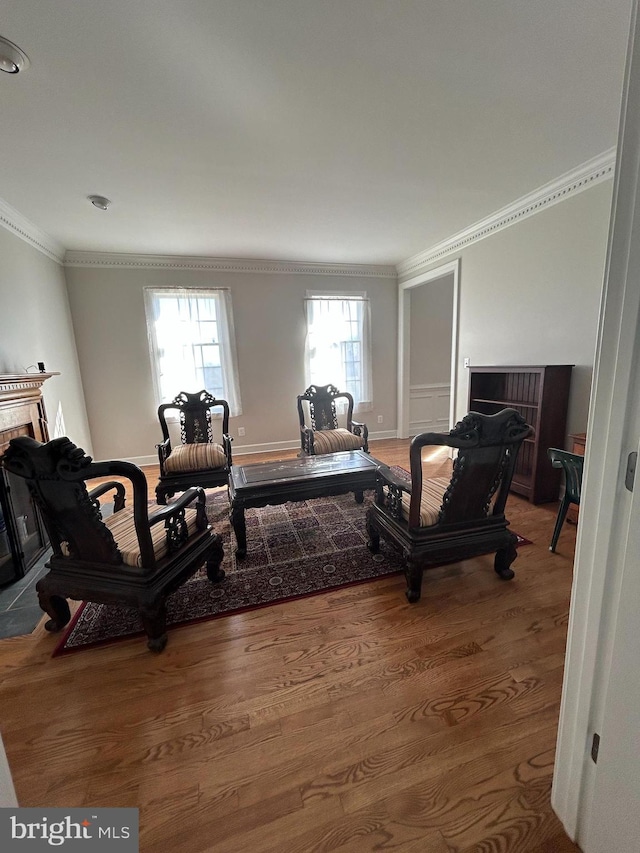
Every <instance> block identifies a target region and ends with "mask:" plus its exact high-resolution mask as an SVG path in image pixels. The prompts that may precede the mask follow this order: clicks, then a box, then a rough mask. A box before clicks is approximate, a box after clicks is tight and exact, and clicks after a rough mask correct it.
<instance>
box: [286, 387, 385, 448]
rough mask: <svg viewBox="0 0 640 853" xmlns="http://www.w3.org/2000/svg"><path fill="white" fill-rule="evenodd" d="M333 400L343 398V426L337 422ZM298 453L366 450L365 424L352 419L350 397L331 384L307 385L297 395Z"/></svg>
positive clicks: (346, 392) (351, 398)
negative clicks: (299, 451)
mask: <svg viewBox="0 0 640 853" xmlns="http://www.w3.org/2000/svg"><path fill="white" fill-rule="evenodd" d="M336 400H344V401H345V405H346V411H345V414H344V422H345V425H344V426H343V427H341V426H340V425H339V423H338V413H337V409H336ZM298 418H299V420H300V445H301V453H300V455H301V456H317V455H318V454H320V453H338V452H340V451H344V450H364V451H367V452H368V450H369V442H368V438H369V431H368V429H367V425H366V424H363V423H357V422H356V421H354V420H353V397H352V395H351V394H350V393H349V392H348V391H338V389H337V388H336V387H335V385H310V386H309V387H308V388H307V390H306V391H305V392H304V394H299V395H298Z"/></svg>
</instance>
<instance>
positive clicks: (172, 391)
mask: <svg viewBox="0 0 640 853" xmlns="http://www.w3.org/2000/svg"><path fill="white" fill-rule="evenodd" d="M144 297H145V311H146V316H147V334H148V338H149V351H150V354H151V369H152V375H153V380H154V389H155V395H156V401H157V402H158V403H167V402H170V401H171V400H172V399H173V398H174V397H175V396H176V395H177V394H179V393H180V391H191V392H195V391H198V390H200V389H202V388H203V387H205V388H206V390H207V391H209V392H210V393H211V394H213V395H214V396H216V397H218V398H220V397H222V398H223V399H225V400H226V401H227V402H228V404H229V412H230V414H231V415H232V416H233V417H236V416H237V415H240V414H242V404H241V400H240V387H239V381H238V363H237V357H236V347H235V330H234V325H233V311H232V307H231V294H230V292H229V291H228V290H227V289H222V288H211V289H209V288H207V289H195V288H190V287H176V288H171V287H163V288H152V287H147V288H145V289H144ZM204 353H206V354H207V355H206V356H205V355H204ZM203 365H204V366H203ZM207 376H210V377H212V378H211V379H210V381H209V382H208V383H207V381H206V377H207ZM213 377H215V379H214V378H213ZM207 384H209V385H210V387H207Z"/></svg>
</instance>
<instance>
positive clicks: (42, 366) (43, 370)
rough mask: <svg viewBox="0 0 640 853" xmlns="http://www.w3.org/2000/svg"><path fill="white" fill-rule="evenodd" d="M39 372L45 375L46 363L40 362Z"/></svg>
mask: <svg viewBox="0 0 640 853" xmlns="http://www.w3.org/2000/svg"><path fill="white" fill-rule="evenodd" d="M38 370H39V371H40V373H45V369H44V361H39V362H38Z"/></svg>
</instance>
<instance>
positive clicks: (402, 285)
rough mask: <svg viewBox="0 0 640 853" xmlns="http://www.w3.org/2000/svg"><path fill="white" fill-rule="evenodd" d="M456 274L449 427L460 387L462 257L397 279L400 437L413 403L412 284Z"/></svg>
mask: <svg viewBox="0 0 640 853" xmlns="http://www.w3.org/2000/svg"><path fill="white" fill-rule="evenodd" d="M451 274H453V317H452V323H451V397H450V402H449V429H452V428H453V426H454V424H455V420H456V400H457V388H458V333H459V303H460V258H456V259H455V260H453V261H449V262H448V263H446V264H441V265H440V266H437V267H433V268H432V269H430V270H427V271H426V272H422V273H419V274H418V275H416V276H414V277H413V278H410V279H407V281H401V282H398V427H397V437H398V438H409V426H410V424H409V421H410V418H409V403H410V399H409V397H410V383H409V367H410V364H409V362H410V344H411V341H410V335H411V333H410V328H411V324H410V322H409V307H410V304H411V298H410V296H411V295H410V294H408V293H407V291H408V290H410V289H411V288H413V287H420V285H421V284H427V283H428V282H430V281H435V280H436V279H438V278H444V277H445V276H448V275H451Z"/></svg>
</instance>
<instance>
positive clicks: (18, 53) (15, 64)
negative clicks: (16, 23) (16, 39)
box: [0, 36, 29, 74]
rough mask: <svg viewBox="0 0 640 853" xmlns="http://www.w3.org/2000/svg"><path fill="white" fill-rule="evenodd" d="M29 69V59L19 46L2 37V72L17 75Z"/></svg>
mask: <svg viewBox="0 0 640 853" xmlns="http://www.w3.org/2000/svg"><path fill="white" fill-rule="evenodd" d="M28 67H29V57H28V56H27V54H26V53H25V52H24V51H23V50H20V48H19V47H18V45H17V44H14V43H13V42H12V41H9V39H6V38H3V37H2V36H0V71H4V72H6V73H7V74H17V73H18V72H19V71H24V69H25V68H28Z"/></svg>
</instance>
